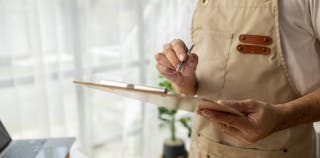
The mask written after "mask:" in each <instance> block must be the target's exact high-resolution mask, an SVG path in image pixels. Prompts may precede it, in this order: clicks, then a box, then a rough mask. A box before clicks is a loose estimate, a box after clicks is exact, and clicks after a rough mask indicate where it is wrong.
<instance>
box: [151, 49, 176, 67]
mask: <svg viewBox="0 0 320 158" xmlns="http://www.w3.org/2000/svg"><path fill="white" fill-rule="evenodd" d="M155 59H156V61H157V62H158V64H160V65H162V66H165V67H168V68H170V69H173V70H175V67H174V66H173V65H171V63H170V62H169V60H168V59H167V57H166V56H165V55H164V54H162V53H158V54H156V56H155Z"/></svg>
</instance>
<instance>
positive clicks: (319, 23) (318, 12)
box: [309, 0, 320, 41]
mask: <svg viewBox="0 0 320 158" xmlns="http://www.w3.org/2000/svg"><path fill="white" fill-rule="evenodd" d="M309 6H310V14H311V22H312V27H313V30H314V33H315V36H316V38H317V39H318V40H319V41H320V1H319V0H309Z"/></svg>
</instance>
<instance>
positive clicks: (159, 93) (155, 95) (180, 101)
mask: <svg viewBox="0 0 320 158" xmlns="http://www.w3.org/2000/svg"><path fill="white" fill-rule="evenodd" d="M73 83H74V84H77V85H80V86H85V87H89V88H93V89H97V90H102V91H105V92H109V93H112V94H116V95H119V96H123V97H127V98H131V99H136V100H140V101H142V102H145V103H151V104H154V105H157V106H161V107H166V108H169V109H181V110H185V111H189V112H194V111H195V110H196V108H197V105H200V104H204V105H210V106H206V107H207V108H208V109H210V110H216V111H220V112H226V113H230V114H234V115H237V116H243V114H242V113H241V112H239V111H237V110H235V109H233V108H231V107H226V106H223V105H220V104H218V103H216V102H215V101H211V100H208V99H204V98H200V97H198V96H185V95H177V94H170V93H168V91H167V90H166V89H165V88H157V87H150V86H142V85H136V84H130V83H123V82H115V81H100V82H85V81H73Z"/></svg>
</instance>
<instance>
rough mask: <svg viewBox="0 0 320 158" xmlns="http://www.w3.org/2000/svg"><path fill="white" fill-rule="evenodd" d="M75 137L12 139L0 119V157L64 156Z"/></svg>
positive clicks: (50, 157)
mask: <svg viewBox="0 0 320 158" xmlns="http://www.w3.org/2000/svg"><path fill="white" fill-rule="evenodd" d="M74 141H75V138H71V137H70V138H47V139H30V140H12V138H11V137H10V135H9V133H8V131H7V130H6V128H5V127H4V125H3V124H2V122H1V121H0V158H65V157H67V155H68V153H69V150H70V148H71V146H72V144H73V143H74Z"/></svg>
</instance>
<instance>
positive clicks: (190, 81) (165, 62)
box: [155, 39, 198, 95]
mask: <svg viewBox="0 0 320 158" xmlns="http://www.w3.org/2000/svg"><path fill="white" fill-rule="evenodd" d="M187 51H188V48H187V47H186V45H185V43H184V42H183V41H182V40H179V39H175V40H173V41H171V42H170V43H168V44H165V45H164V46H163V50H162V52H160V53H158V54H156V55H155V59H156V61H157V66H156V67H157V69H158V71H159V72H160V73H161V74H162V75H163V76H164V77H166V78H167V79H168V80H169V81H170V82H171V83H172V85H173V88H174V89H175V91H176V92H177V93H179V94H186V95H194V94H195V93H196V85H197V81H196V75H195V71H196V67H197V64H198V56H197V55H196V54H193V53H191V54H189V55H188V54H187ZM180 61H184V65H183V68H182V71H181V72H178V71H177V69H178V64H179V63H180Z"/></svg>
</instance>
